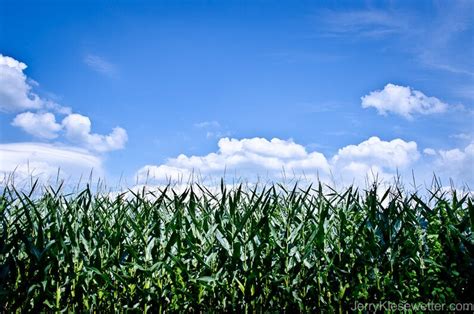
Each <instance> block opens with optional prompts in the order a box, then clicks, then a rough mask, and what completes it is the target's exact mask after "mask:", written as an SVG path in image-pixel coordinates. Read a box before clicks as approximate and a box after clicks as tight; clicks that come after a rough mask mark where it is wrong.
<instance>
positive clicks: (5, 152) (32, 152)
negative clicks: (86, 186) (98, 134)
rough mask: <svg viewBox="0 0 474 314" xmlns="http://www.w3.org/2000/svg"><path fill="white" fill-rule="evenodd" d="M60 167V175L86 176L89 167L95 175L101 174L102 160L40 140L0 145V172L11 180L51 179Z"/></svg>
mask: <svg viewBox="0 0 474 314" xmlns="http://www.w3.org/2000/svg"><path fill="white" fill-rule="evenodd" d="M58 169H59V170H60V174H61V178H71V177H73V178H79V176H81V175H89V173H90V172H91V170H92V169H93V171H94V173H96V174H97V175H99V176H102V175H103V174H104V171H103V168H102V160H101V159H100V158H99V157H97V156H94V155H92V154H90V153H89V152H87V151H84V150H79V149H77V148H73V147H68V146H63V147H58V146H53V145H50V144H41V143H10V144H0V174H1V175H2V177H9V176H10V175H12V173H13V172H14V173H13V177H14V178H15V180H17V182H18V180H19V181H21V180H27V179H29V178H31V177H37V178H40V179H42V180H45V181H46V180H48V179H54V178H56V176H57V174H58Z"/></svg>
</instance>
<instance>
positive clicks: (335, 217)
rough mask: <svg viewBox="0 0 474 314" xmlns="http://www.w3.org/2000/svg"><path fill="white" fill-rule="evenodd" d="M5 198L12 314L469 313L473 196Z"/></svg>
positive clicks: (0, 294) (5, 302) (4, 295)
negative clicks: (365, 309)
mask: <svg viewBox="0 0 474 314" xmlns="http://www.w3.org/2000/svg"><path fill="white" fill-rule="evenodd" d="M31 195H32V194H30V195H27V194H24V193H20V192H17V191H15V190H14V189H13V188H7V189H5V190H4V191H3V195H1V196H0V215H1V227H0V231H1V233H0V289H1V290H0V300H1V302H0V304H1V306H3V309H4V310H8V311H10V310H17V309H23V310H24V309H27V310H64V309H66V308H67V309H68V310H69V311H79V310H87V311H89V310H111V309H115V310H120V311H122V310H124V309H134V308H135V309H139V310H140V311H141V310H146V311H165V310H166V311H170V310H171V311H183V310H190V309H192V310H194V311H218V310H231V311H232V310H235V311H237V310H239V311H240V310H247V311H255V310H257V311H259V310H262V309H263V310H270V311H271V310H279V309H282V308H285V309H288V310H291V309H294V310H299V311H304V312H306V311H311V310H334V311H339V310H346V309H349V308H350V307H351V306H352V305H353V303H354V302H355V301H359V302H375V301H380V300H382V301H383V300H388V301H392V302H399V301H406V302H418V301H424V302H428V301H433V302H442V303H448V302H468V301H472V300H473V291H472V287H473V286H474V259H473V258H474V242H473V235H472V230H473V224H474V208H473V204H472V197H471V196H464V197H460V196H458V195H456V193H455V192H451V193H449V194H442V193H441V192H439V191H438V192H437V193H432V194H431V197H430V199H428V198H425V199H424V202H423V201H422V200H420V199H419V198H418V196H417V195H416V194H410V195H406V194H405V193H404V192H402V191H401V190H400V189H398V188H395V187H393V188H391V189H390V190H387V192H386V193H381V192H380V191H377V187H376V186H374V187H373V188H372V189H371V190H369V191H363V192H362V191H358V190H356V189H352V188H350V189H348V190H346V191H345V192H343V193H336V192H323V191H322V189H321V187H316V188H305V189H299V188H297V187H295V188H294V189H288V190H286V189H285V188H284V187H282V186H270V187H267V188H266V189H265V190H262V189H258V190H257V189H255V190H251V189H248V188H246V189H244V188H241V187H235V188H233V189H231V190H226V189H225V187H222V189H221V191H220V192H218V193H211V192H209V191H207V190H206V189H205V188H204V187H199V186H194V187H193V188H189V189H187V190H186V191H185V192H183V193H174V192H172V191H171V190H170V189H167V190H165V191H156V192H154V193H151V194H150V193H147V194H145V193H132V192H128V193H127V194H122V195H119V196H110V195H109V196H107V195H101V194H95V195H93V194H92V193H91V191H90V189H85V190H84V191H82V192H81V193H76V194H74V195H64V194H63V193H61V192H59V190H52V189H48V190H47V191H46V190H45V192H43V193H42V194H41V196H40V197H32V196H31Z"/></svg>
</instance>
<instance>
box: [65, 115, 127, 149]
mask: <svg viewBox="0 0 474 314" xmlns="http://www.w3.org/2000/svg"><path fill="white" fill-rule="evenodd" d="M62 126H63V128H64V130H65V133H66V137H67V138H68V139H69V140H71V141H72V142H74V143H77V144H79V145H83V146H85V147H87V148H89V149H91V150H94V151H97V152H107V151H111V150H117V149H122V148H124V147H125V143H126V142H127V140H128V136H127V132H126V131H125V130H124V129H123V128H120V127H115V128H114V129H113V130H112V132H111V133H110V134H109V135H101V134H96V133H91V120H90V119H89V118H88V117H86V116H83V115H80V114H77V113H74V114H70V115H68V116H67V117H66V118H64V120H63V121H62Z"/></svg>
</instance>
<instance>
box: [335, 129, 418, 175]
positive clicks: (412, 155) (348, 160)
mask: <svg viewBox="0 0 474 314" xmlns="http://www.w3.org/2000/svg"><path fill="white" fill-rule="evenodd" d="M419 158H420V153H419V151H418V148H417V144H416V143H415V142H406V141H404V140H402V139H394V140H391V141H383V140H381V139H380V138H378V137H375V136H374V137H371V138H369V139H368V140H366V141H363V142H362V143H360V144H358V145H348V146H346V147H343V148H341V149H339V151H338V152H337V154H336V155H335V156H334V157H333V158H332V166H333V169H334V172H335V174H336V175H337V176H338V177H339V178H340V179H341V180H343V181H344V182H350V181H351V180H364V178H365V177H367V176H369V177H370V176H371V175H372V174H374V175H375V174H378V175H379V176H380V177H385V178H389V177H391V176H393V175H395V173H396V171H399V170H404V169H409V168H410V167H412V166H413V164H414V163H415V162H416V161H417V160H418V159H419Z"/></svg>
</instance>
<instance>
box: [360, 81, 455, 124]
mask: <svg viewBox="0 0 474 314" xmlns="http://www.w3.org/2000/svg"><path fill="white" fill-rule="evenodd" d="M361 100H362V107H363V108H369V107H374V108H375V109H377V111H378V113H379V114H382V115H386V114H387V113H395V114H398V115H401V116H403V117H405V118H407V119H411V118H412V117H413V116H412V115H413V114H424V115H426V114H433V113H441V112H444V111H446V110H447V108H448V105H447V104H445V103H443V102H442V101H441V100H439V99H438V98H436V97H428V96H426V95H425V94H423V93H422V92H420V91H417V90H414V89H411V88H410V87H408V86H406V87H405V86H399V85H395V84H390V83H389V84H387V85H385V87H384V89H383V90H377V91H373V92H371V93H370V94H369V95H365V96H363V97H361Z"/></svg>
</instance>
